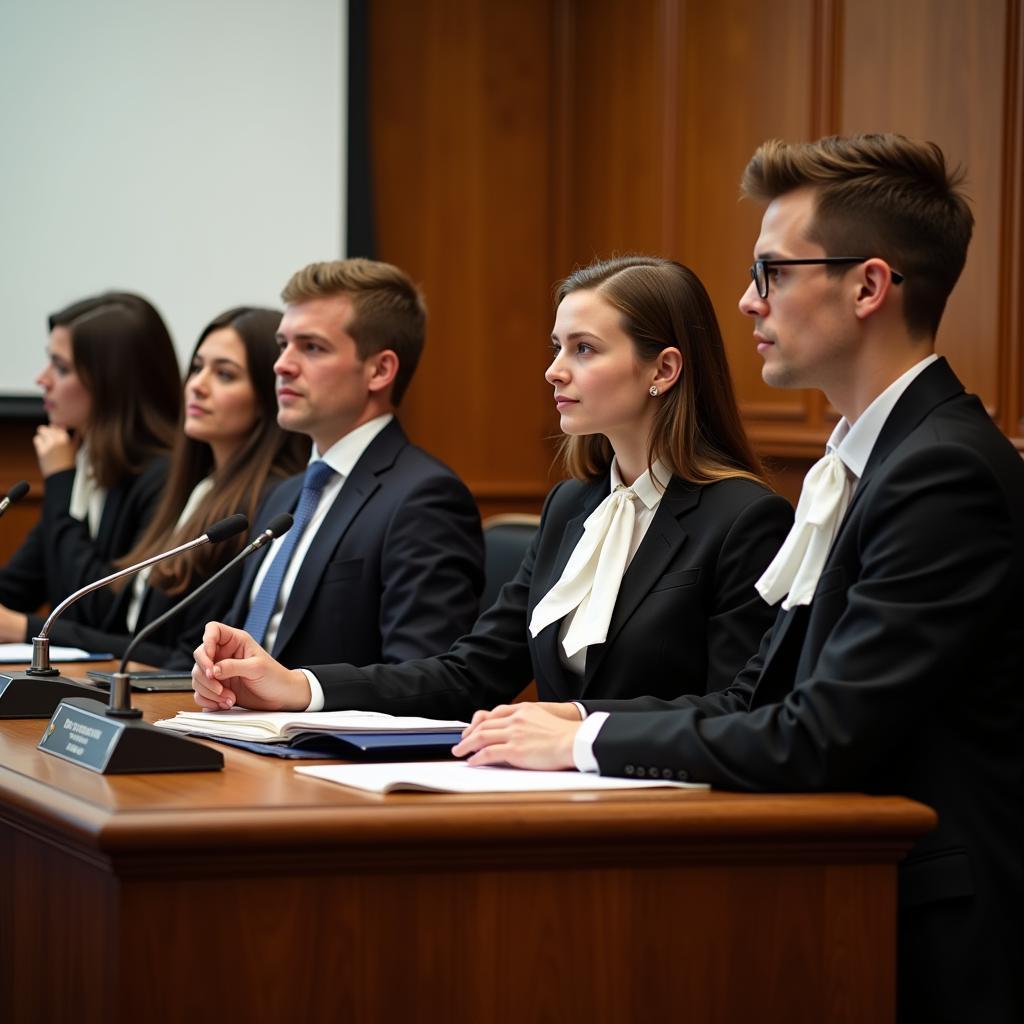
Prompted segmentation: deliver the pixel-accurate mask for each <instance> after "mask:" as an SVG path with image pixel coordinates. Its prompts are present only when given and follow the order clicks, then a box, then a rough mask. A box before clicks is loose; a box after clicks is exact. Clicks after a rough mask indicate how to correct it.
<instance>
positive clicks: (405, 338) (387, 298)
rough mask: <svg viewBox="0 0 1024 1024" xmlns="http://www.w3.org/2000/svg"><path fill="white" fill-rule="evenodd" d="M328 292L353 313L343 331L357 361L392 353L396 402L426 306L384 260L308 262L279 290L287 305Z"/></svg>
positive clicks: (416, 351) (418, 346)
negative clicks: (348, 303)
mask: <svg viewBox="0 0 1024 1024" xmlns="http://www.w3.org/2000/svg"><path fill="white" fill-rule="evenodd" d="M331 295H347V296H349V298H350V299H351V300H352V308H353V310H354V312H355V315H354V317H353V318H352V322H351V323H350V324H349V325H348V333H349V334H350V335H352V339H353V340H354V341H355V343H356V351H357V352H358V353H359V358H360V359H366V358H367V357H368V356H371V355H374V354H375V353H377V352H382V351H383V350H384V349H391V350H392V351H394V353H395V355H397V356H398V372H397V373H396V374H395V382H394V384H393V385H392V388H391V401H392V403H393V404H394V405H398V403H399V402H400V401H401V400H402V396H403V395H404V394H405V391H406V388H408V386H409V382H410V381H411V380H412V375H413V373H414V372H415V370H416V365H417V364H418V363H419V361H420V354H421V353H422V352H423V342H424V338H425V335H426V330H427V308H426V305H425V304H424V302H423V296H422V295H421V294H420V292H419V289H418V288H417V287H416V285H414V284H413V283H412V281H411V280H410V279H409V276H408V275H407V274H405V273H404V272H403V271H401V270H399V269H398V267H395V266H392V265H391V264H390V263H379V262H377V261H376V260H367V259H351V260H330V261H327V262H323V263H310V264H309V266H308V267H303V268H302V270H299V271H297V272H296V273H294V274H293V275H292V277H291V280H290V281H289V282H288V283H287V284H286V285H285V286H284V291H283V292H281V299H282V301H284V302H285V303H287V304H288V305H292V304H294V303H297V302H306V301H308V300H309V299H320V298H325V297H327V296H331Z"/></svg>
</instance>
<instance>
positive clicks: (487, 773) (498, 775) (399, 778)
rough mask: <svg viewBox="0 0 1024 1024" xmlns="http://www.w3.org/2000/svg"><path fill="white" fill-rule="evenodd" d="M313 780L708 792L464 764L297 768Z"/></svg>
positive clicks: (475, 788) (431, 788) (449, 787)
mask: <svg viewBox="0 0 1024 1024" xmlns="http://www.w3.org/2000/svg"><path fill="white" fill-rule="evenodd" d="M295 771H297V772H298V773H299V774H300V775H309V776H312V777H313V778H316V779H325V780H326V781H327V782H338V783H341V785H343V786H353V787H355V788H356V789H366V790H369V791H370V792H371V793H393V792H395V791H397V790H412V791H418V792H426V793H558V792H566V791H590V790H608V789H662V788H668V789H708V788H709V787H708V786H707V784H706V783H703V782H669V781H663V780H661V779H619V778H614V777H612V776H610V775H593V774H591V773H589V772H532V771H526V770H524V769H520V768H494V767H480V768H474V767H471V766H470V765H468V764H466V763H465V762H464V761H458V762H456V763H455V764H452V763H450V762H444V761H441V762H433V761H422V762H415V763H412V764H409V763H402V764H326V765H312V766H308V767H307V766H303V767H300V768H296V769H295Z"/></svg>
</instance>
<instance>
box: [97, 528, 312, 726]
mask: <svg viewBox="0 0 1024 1024" xmlns="http://www.w3.org/2000/svg"><path fill="white" fill-rule="evenodd" d="M292 522H293V519H292V516H291V514H290V513H288V512H282V513H281V515H279V516H275V517H274V518H273V519H271V520H270V522H269V523H268V524H267V528H266V529H265V530H264V531H263V532H262V533H260V534H259V535H258V536H256V537H255V538H253V540H251V541H250V542H249V543H248V544H247V545H246V546H245V547H244V548H242V550H241V551H239V552H238V554H237V555H235V557H234V558H232V559H231V561H230V562H228V563H227V564H226V565H224V566H222V567H221V568H220V569H218V570H217V571H216V572H215V573H214V574H213V575H212V576H211V577H210V578H209V579H208V580H206V581H205V582H204V583H203V584H202V586H199V587H196V589H195V590H193V591H192V593H191V594H189V595H188V596H187V597H185V598H183V599H182V600H181V601H179V602H178V603H177V604H176V605H175V606H174V607H173V608H169V609H168V610H167V611H166V612H164V613H163V615H161V616H159V617H158V618H155V619H154V620H153V621H152V622H149V623H147V624H146V625H145V626H144V627H143V628H142V629H140V630H139V632H138V633H136V634H135V636H134V637H132V641H131V643H130V644H128V647H127V648H126V649H125V652H124V656H123V657H122V658H121V664H120V666H119V667H118V670H117V671H116V672H115V673H114V680H113V683H112V684H111V687H110V705H109V708H108V710H107V714H108V715H112V716H114V717H118V718H138V717H140V716H141V715H142V712H141V711H139V710H138V709H137V708H133V707H132V706H131V677H130V676H129V675H128V673H127V672H126V671H125V666H126V665H127V664H128V662H129V661H130V660H131V656H132V651H134V650H135V649H136V648H137V647H138V645H139V644H140V643H141V642H142V641H143V640H145V639H146V637H148V636H150V635H151V634H152V633H155V632H156V630H158V629H159V628H160V627H161V626H162V625H163V624H164V623H165V622H166V621H167V620H168V619H171V618H173V617H174V616H175V615H177V614H178V612H180V611H181V610H182V609H184V608H187V607H188V606H189V605H190V604H191V603H192V602H193V601H196V600H198V599H199V598H200V597H201V596H202V595H203V594H204V593H205V592H206V591H207V590H209V589H210V587H212V586H213V585H214V584H215V583H216V582H217V581H218V580H219V579H220V578H221V577H222V576H225V575H226V574H227V573H229V572H231V570H232V569H234V567H235V566H236V565H238V563H239V562H241V561H243V560H244V559H246V558H248V557H249V556H250V555H251V554H252V553H253V552H254V551H259V549H260V548H261V547H263V546H264V545H265V544H269V543H270V542H271V541H272V540H274V539H276V538H277V537H280V536H281V535H282V534H284V533H287V532H288V531H289V530H290V529H291V527H292Z"/></svg>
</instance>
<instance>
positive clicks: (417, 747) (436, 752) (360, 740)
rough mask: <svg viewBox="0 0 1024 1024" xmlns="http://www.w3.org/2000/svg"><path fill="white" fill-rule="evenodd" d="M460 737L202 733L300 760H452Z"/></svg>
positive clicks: (439, 734)
mask: <svg viewBox="0 0 1024 1024" xmlns="http://www.w3.org/2000/svg"><path fill="white" fill-rule="evenodd" d="M461 738H462V731H461V730H460V729H453V730H452V731H451V732H429V733H428V732H360V731H351V732H300V733H296V734H295V735H294V736H293V737H292V738H291V739H290V740H289V741H288V742H287V743H257V742H254V741H252V740H235V739H226V738H224V737H223V736H204V737H203V739H211V740H216V741H217V742H218V743H226V744H227V745H228V746H230V747H239V748H240V749H242V750H249V751H252V752H253V753H254V754H266V755H268V756H270V757H287V758H296V759H303V760H310V761H313V760H317V761H323V760H334V761H440V760H452V747H454V746H455V744H456V743H458V742H459V740H460V739H461Z"/></svg>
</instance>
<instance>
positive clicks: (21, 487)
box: [0, 480, 28, 516]
mask: <svg viewBox="0 0 1024 1024" xmlns="http://www.w3.org/2000/svg"><path fill="white" fill-rule="evenodd" d="M26 494H28V484H27V483H26V482H25V481H24V480H19V481H18V482H17V483H16V484H15V485H14V486H13V487H12V488H11V489H10V490H9V491H8V492H7V496H6V497H5V498H4V499H3V500H2V501H0V516H2V515H3V514H4V513H5V512H6V511H7V510H8V509H9V508H10V507H11V506H12V505H13V504H14V503H15V502H16V501H21V499H22V498H24V497H25V495H26Z"/></svg>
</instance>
